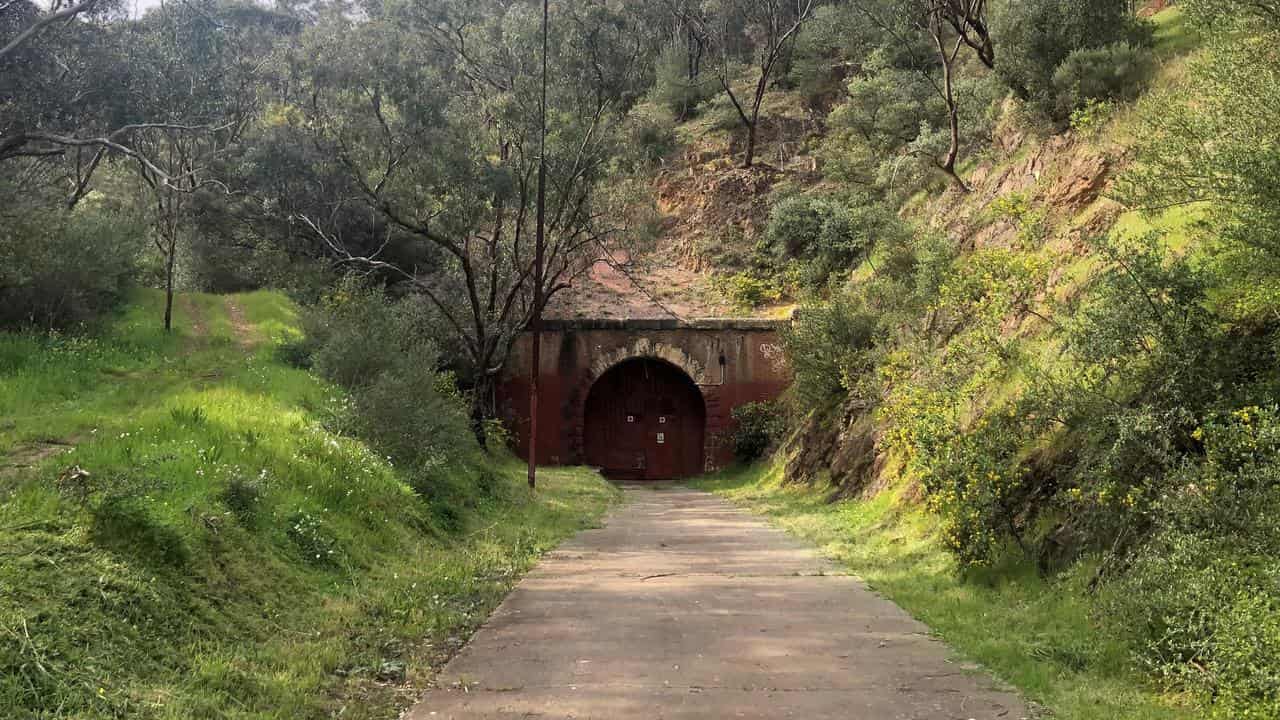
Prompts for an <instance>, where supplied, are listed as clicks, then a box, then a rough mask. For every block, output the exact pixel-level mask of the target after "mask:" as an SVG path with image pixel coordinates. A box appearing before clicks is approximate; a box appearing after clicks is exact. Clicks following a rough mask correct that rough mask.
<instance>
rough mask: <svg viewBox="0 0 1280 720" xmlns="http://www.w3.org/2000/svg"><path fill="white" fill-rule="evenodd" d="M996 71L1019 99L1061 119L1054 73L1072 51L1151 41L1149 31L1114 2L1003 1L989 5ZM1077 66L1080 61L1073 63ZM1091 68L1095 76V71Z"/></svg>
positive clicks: (1064, 116) (1086, 0)
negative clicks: (1055, 96)
mask: <svg viewBox="0 0 1280 720" xmlns="http://www.w3.org/2000/svg"><path fill="white" fill-rule="evenodd" d="M991 25H992V35H993V37H995V42H996V46H997V47H998V48H999V51H998V52H997V53H996V75H997V76H999V77H1000V79H1001V80H1003V81H1004V83H1005V84H1006V85H1007V86H1008V87H1009V88H1010V89H1012V90H1013V91H1014V93H1015V94H1017V95H1018V96H1019V97H1020V98H1022V99H1023V100H1027V101H1029V102H1031V103H1032V104H1033V106H1035V107H1036V108H1037V109H1039V110H1040V111H1042V112H1044V113H1045V114H1048V115H1051V116H1053V117H1054V118H1055V119H1057V120H1065V119H1066V117H1067V113H1070V108H1067V109H1066V113H1063V114H1059V112H1060V110H1059V108H1058V107H1057V106H1056V105H1055V102H1054V97H1053V95H1054V87H1055V85H1054V73H1055V72H1056V71H1057V70H1058V68H1059V66H1060V65H1062V64H1063V62H1064V61H1065V60H1067V58H1068V56H1070V55H1071V54H1072V53H1073V52H1075V51H1077V50H1085V49H1091V48H1102V47H1106V46H1109V45H1114V44H1116V43H1122V42H1128V43H1130V45H1131V46H1133V47H1146V46H1149V45H1150V43H1151V38H1152V30H1151V27H1150V25H1149V24H1148V23H1145V22H1143V21H1139V20H1138V19H1137V18H1135V17H1134V16H1133V14H1132V13H1130V12H1129V8H1128V7H1127V5H1126V4H1125V3H1121V2H1116V1H1115V0H1067V1H1066V2H1064V1H1063V0H1017V1H1016V2H1015V1H1012V0H1007V1H1006V2H1003V3H1001V4H1000V5H998V6H995V7H994V8H993V15H992V23H991ZM1077 64H1079V63H1077ZM1100 70H1101V68H1096V69H1095V70H1094V74H1095V75H1097V74H1100Z"/></svg>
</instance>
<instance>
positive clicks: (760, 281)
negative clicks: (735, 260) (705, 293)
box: [712, 272, 782, 308]
mask: <svg viewBox="0 0 1280 720" xmlns="http://www.w3.org/2000/svg"><path fill="white" fill-rule="evenodd" d="M712 281H713V283H714V284H715V286H716V289H717V290H719V291H720V292H722V293H724V295H725V296H726V297H728V298H729V300H730V301H731V302H732V303H733V304H735V305H737V306H739V307H744V308H754V307H759V306H761V305H763V304H765V303H766V302H774V301H777V300H778V299H779V298H781V297H782V289H781V288H780V287H779V286H778V283H777V282H776V281H775V280H773V279H766V278H762V277H760V276H758V275H756V274H754V273H751V272H740V273H734V274H732V275H720V276H716V277H715V278H713V280H712Z"/></svg>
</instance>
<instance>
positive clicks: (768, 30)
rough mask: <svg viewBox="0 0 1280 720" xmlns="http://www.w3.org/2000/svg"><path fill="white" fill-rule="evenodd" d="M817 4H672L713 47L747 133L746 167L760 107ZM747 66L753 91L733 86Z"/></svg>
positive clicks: (759, 0) (718, 0)
mask: <svg viewBox="0 0 1280 720" xmlns="http://www.w3.org/2000/svg"><path fill="white" fill-rule="evenodd" d="M817 5H818V2H817V0H712V2H708V3H704V4H703V5H702V6H700V7H698V6H693V7H690V6H688V5H679V4H673V5H672V7H673V8H678V9H679V11H680V12H683V13H684V18H685V21H686V22H687V23H688V24H689V25H690V27H691V28H696V29H697V31H698V32H699V33H700V34H701V36H702V37H703V38H705V39H706V43H707V44H709V45H710V46H711V47H712V48H714V53H715V54H716V57H717V60H716V73H717V79H718V80H719V82H720V88H721V89H722V90H723V91H724V93H725V95H726V96H728V98H729V102H730V103H732V104H733V109H734V112H735V113H737V116H738V120H739V121H740V122H741V124H742V127H743V129H744V130H745V131H746V135H747V137H746V146H745V149H744V150H743V156H742V166H743V167H748V168H749V167H751V165H752V164H753V163H754V162H755V153H756V136H757V134H758V130H759V127H760V108H761V106H762V105H763V104H764V99H765V96H766V95H767V94H768V92H769V89H770V88H771V87H772V85H773V82H774V79H775V76H774V73H775V71H777V70H778V68H779V66H780V65H781V64H782V63H783V61H784V60H785V59H786V58H787V56H788V54H789V53H790V52H791V50H792V48H793V47H794V46H795V42H796V39H797V37H798V35H799V33H800V30H801V28H803V27H804V24H805V23H806V22H808V21H809V20H810V19H812V17H813V11H814V9H815V8H816V7H817ZM744 66H746V67H748V68H750V76H751V77H752V82H751V85H750V88H749V92H750V95H749V96H748V95H741V94H740V91H737V90H734V83H735V81H737V80H738V77H739V73H740V71H741V70H742V68H743V67H744Z"/></svg>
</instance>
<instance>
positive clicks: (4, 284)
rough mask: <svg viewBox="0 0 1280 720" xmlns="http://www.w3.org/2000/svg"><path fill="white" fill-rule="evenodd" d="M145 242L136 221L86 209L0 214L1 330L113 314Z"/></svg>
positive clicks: (65, 324)
mask: <svg viewBox="0 0 1280 720" xmlns="http://www.w3.org/2000/svg"><path fill="white" fill-rule="evenodd" d="M2 202H4V198H3V197H2V196H0V203H2ZM145 237H146V235H145V232H144V230H143V228H142V227H141V226H140V225H139V224H138V223H137V222H135V221H134V220H133V219H132V218H131V217H129V216H127V215H124V214H120V213H113V212H108V211H106V210H98V209H96V208H94V207H92V206H91V205H87V204H86V205H85V206H83V207H81V208H79V209H77V210H75V211H72V212H61V211H43V210H40V209H22V210H21V211H20V212H18V213H17V214H15V215H13V216H9V215H8V214H7V213H5V214H4V215H0V328H5V327H7V328H19V327H40V328H65V327H69V326H72V325H76V324H78V323H84V322H88V321H90V320H92V319H93V318H95V317H97V316H98V315H100V314H102V313H103V312H106V311H107V310H109V309H111V308H113V307H114V306H115V305H116V304H118V303H119V302H120V301H121V300H122V299H123V297H124V292H125V289H126V288H127V287H128V285H129V283H130V282H132V281H133V280H134V278H135V273H136V271H137V261H138V255H139V253H140V251H141V249H142V247H143V242H144V241H145Z"/></svg>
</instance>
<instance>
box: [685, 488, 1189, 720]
mask: <svg viewBox="0 0 1280 720" xmlns="http://www.w3.org/2000/svg"><path fill="white" fill-rule="evenodd" d="M781 475H782V472H781V468H780V467H777V466H776V465H775V466H766V465H756V466H751V467H739V468H735V469H731V470H728V471H725V472H722V473H720V474H717V475H713V476H710V477H708V478H705V479H703V480H699V481H697V482H695V483H694V485H695V486H696V487H700V488H702V489H705V490H710V491H713V492H716V493H718V494H720V495H723V496H724V497H726V498H728V499H730V500H732V501H734V502H736V503H738V504H741V505H744V506H746V507H747V508H749V509H751V510H752V511H754V512H757V513H760V514H763V515H765V516H767V517H768V518H769V519H770V520H771V521H772V522H774V523H775V524H777V525H778V526H780V527H782V528H784V529H786V530H787V531H789V532H792V533H794V534H796V535H798V536H800V537H803V538H805V539H807V540H809V541H811V542H813V543H815V544H817V545H818V546H819V547H821V548H822V550H823V551H824V552H825V553H826V554H828V555H829V556H830V557H832V558H833V559H835V560H837V561H839V562H841V563H843V564H844V565H846V566H847V567H848V568H849V569H850V570H852V571H853V572H854V573H856V574H857V575H858V576H859V577H861V578H862V579H863V580H865V581H866V582H867V584H868V585H870V586H871V587H872V588H873V589H875V590H876V591H878V592H880V593H883V594H884V595H885V596H886V597H888V598H890V599H891V600H893V601H894V602H896V603H898V604H899V605H901V606H902V607H903V608H904V609H906V610H907V611H908V612H910V613H911V614H912V615H914V616H915V617H916V618H918V619H919V620H921V621H922V622H924V623H926V624H928V625H929V627H930V628H932V629H933V631H934V632H935V633H936V634H937V635H938V636H939V637H941V638H942V639H944V640H945V641H946V642H948V643H949V644H950V645H951V646H952V647H953V648H955V649H956V650H957V651H958V652H959V653H960V654H961V655H963V656H965V657H967V658H969V659H971V660H973V661H976V662H978V663H980V664H982V665H984V666H985V667H986V668H988V669H989V670H990V671H992V672H993V673H995V674H996V675H997V676H999V677H1000V678H1001V679H1003V680H1005V681H1007V682H1009V683H1011V684H1012V685H1014V686H1015V687H1017V688H1018V689H1019V690H1021V691H1022V692H1023V693H1024V694H1025V696H1026V697H1028V698H1029V699H1031V700H1032V701H1034V702H1035V703H1037V704H1039V705H1041V706H1043V707H1045V708H1047V709H1048V710H1049V711H1050V712H1051V713H1052V714H1051V717H1053V718H1055V719H1057V720H1120V719H1124V720H1182V719H1187V720H1190V719H1191V718H1196V717H1199V714H1198V713H1197V712H1196V711H1195V710H1194V709H1192V708H1190V707H1188V706H1187V705H1186V704H1185V702H1184V701H1182V700H1181V699H1180V698H1177V697H1171V696H1165V695H1162V694H1161V693H1159V692H1158V691H1157V690H1155V689H1153V688H1152V687H1150V686H1148V685H1146V684H1145V681H1144V679H1143V678H1142V676H1140V675H1139V674H1138V673H1137V672H1136V671H1134V670H1133V669H1132V667H1131V665H1130V656H1129V653H1128V651H1127V650H1126V648H1125V647H1123V646H1122V645H1121V644H1119V643H1118V642H1116V641H1114V640H1111V639H1109V638H1107V637H1105V636H1104V635H1103V634H1102V633H1101V632H1100V631H1099V630H1098V629H1097V628H1096V626H1095V623H1094V620H1093V618H1092V617H1091V611H1092V608H1091V605H1090V602H1089V595H1088V592H1087V590H1086V587H1087V582H1088V577H1089V568H1088V567H1087V563H1086V564H1082V565H1080V566H1078V567H1077V568H1076V569H1074V570H1073V571H1071V573H1070V574H1068V575H1066V576H1063V577H1060V578H1055V579H1052V580H1046V579H1044V578H1041V577H1040V576H1039V575H1038V573H1037V572H1036V570H1035V568H1034V567H1031V566H1029V565H1023V564H1013V565H1006V566H1003V567H997V568H992V569H990V570H987V571H985V572H983V573H980V574H970V575H968V576H961V575H960V574H958V572H957V570H956V566H955V564H954V562H953V561H952V559H951V557H950V556H949V555H948V554H947V553H946V552H945V550H944V549H943V548H942V546H941V544H940V543H939V541H938V536H937V530H936V527H935V525H934V523H933V521H932V520H931V518H930V517H928V516H927V515H926V514H925V513H924V512H923V511H922V510H920V509H918V506H917V504H915V503H911V502H908V501H905V500H903V499H901V498H900V497H898V495H899V493H895V492H893V491H892V490H889V491H884V492H881V493H879V494H878V495H876V496H875V497H874V498H873V499H870V500H846V501H841V502H836V503H828V502H827V501H826V496H827V493H825V492H823V491H821V490H818V489H814V488H811V487H809V486H804V485H786V484H784V483H783V482H782V480H781Z"/></svg>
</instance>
